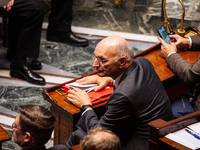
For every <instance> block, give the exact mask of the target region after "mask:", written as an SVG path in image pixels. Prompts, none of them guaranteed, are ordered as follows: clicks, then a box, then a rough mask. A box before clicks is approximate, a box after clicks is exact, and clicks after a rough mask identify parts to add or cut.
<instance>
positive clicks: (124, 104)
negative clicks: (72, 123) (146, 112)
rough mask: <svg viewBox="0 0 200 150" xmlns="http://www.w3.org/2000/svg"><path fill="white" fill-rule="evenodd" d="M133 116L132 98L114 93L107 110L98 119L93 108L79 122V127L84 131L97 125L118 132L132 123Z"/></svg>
mask: <svg viewBox="0 0 200 150" xmlns="http://www.w3.org/2000/svg"><path fill="white" fill-rule="evenodd" d="M132 119H134V117H133V107H132V105H131V103H130V100H128V98H127V97H126V96H125V95H124V94H122V93H119V92H117V93H115V94H112V95H111V97H110V98H109V100H108V102H107V111H106V112H105V114H104V115H103V116H102V117H101V118H100V119H98V117H97V115H96V114H95V112H94V111H93V110H90V111H87V112H86V113H85V114H84V115H83V116H81V118H80V119H79V121H78V123H77V127H78V128H81V130H83V131H84V132H86V133H87V131H88V130H89V129H91V128H95V127H97V126H100V127H104V128H106V129H109V130H111V131H113V132H115V133H117V134H119V132H122V130H123V129H125V128H126V126H127V125H130V122H131V120H132Z"/></svg>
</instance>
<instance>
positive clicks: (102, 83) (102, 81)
mask: <svg viewBox="0 0 200 150" xmlns="http://www.w3.org/2000/svg"><path fill="white" fill-rule="evenodd" d="M112 81H113V79H112V78H111V77H100V76H98V75H92V76H87V77H84V78H82V79H79V80H77V81H76V82H77V83H79V84H80V85H83V84H92V83H96V84H98V85H99V86H97V87H96V88H95V89H94V90H95V91H100V90H102V89H103V88H105V87H106V86H107V85H111V84H112Z"/></svg>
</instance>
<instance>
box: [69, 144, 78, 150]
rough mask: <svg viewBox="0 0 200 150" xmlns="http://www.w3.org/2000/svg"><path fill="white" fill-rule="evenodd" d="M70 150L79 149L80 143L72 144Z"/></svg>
mask: <svg viewBox="0 0 200 150" xmlns="http://www.w3.org/2000/svg"><path fill="white" fill-rule="evenodd" d="M70 149H71V150H81V147H80V144H79V145H74V146H71V147H70Z"/></svg>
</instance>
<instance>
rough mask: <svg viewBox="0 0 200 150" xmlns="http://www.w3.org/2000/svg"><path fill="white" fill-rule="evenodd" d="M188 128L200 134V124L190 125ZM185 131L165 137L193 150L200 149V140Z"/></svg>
mask: <svg viewBox="0 0 200 150" xmlns="http://www.w3.org/2000/svg"><path fill="white" fill-rule="evenodd" d="M188 127H189V128H191V129H192V130H194V131H195V132H197V133H200V122H197V123H194V124H192V125H189V126H188ZM185 129H186V128H183V129H181V130H179V131H176V132H174V133H170V134H167V135H166V136H165V137H166V138H168V139H170V140H173V141H175V142H177V143H180V144H181V145H184V146H186V147H188V148H190V149H193V150H195V149H198V148H200V140H199V139H197V138H195V137H194V136H193V135H191V134H190V133H188V132H187V131H186V130H185Z"/></svg>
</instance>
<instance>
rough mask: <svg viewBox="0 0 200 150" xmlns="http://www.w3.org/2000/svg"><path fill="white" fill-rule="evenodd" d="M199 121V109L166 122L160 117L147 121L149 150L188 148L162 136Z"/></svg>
mask: <svg viewBox="0 0 200 150" xmlns="http://www.w3.org/2000/svg"><path fill="white" fill-rule="evenodd" d="M199 121H200V110H199V111H196V112H194V113H191V114H188V115H186V116H183V117H180V118H177V119H174V120H171V121H168V122H166V121H164V120H162V119H157V120H154V121H152V122H150V123H148V126H149V129H150V138H149V143H150V145H149V150H165V149H166V150H177V149H180V150H190V149H189V148H187V147H185V146H183V145H181V144H179V143H176V142H174V141H172V140H170V139H168V138H165V137H164V136H165V135H167V134H168V133H173V132H175V131H178V130H180V129H183V128H185V126H188V125H190V124H193V123H196V122H199Z"/></svg>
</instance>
